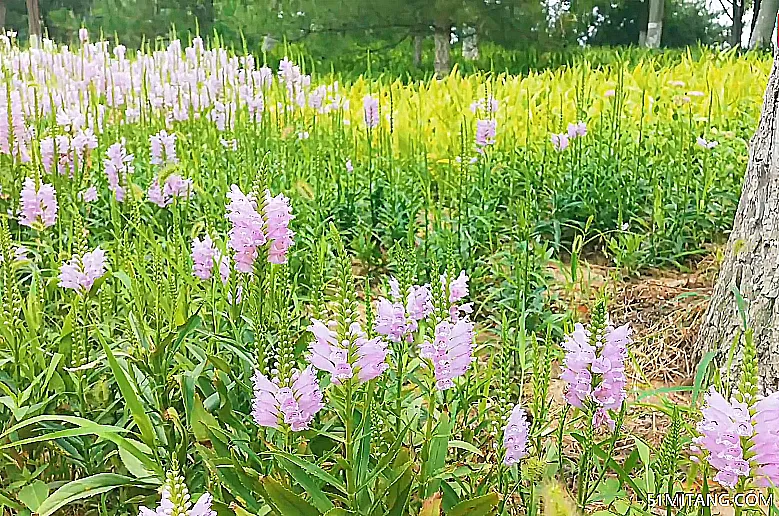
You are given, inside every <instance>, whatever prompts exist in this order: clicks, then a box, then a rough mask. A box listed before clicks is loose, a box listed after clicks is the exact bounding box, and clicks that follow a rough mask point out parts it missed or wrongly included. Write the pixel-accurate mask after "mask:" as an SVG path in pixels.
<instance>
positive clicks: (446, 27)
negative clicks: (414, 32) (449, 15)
mask: <svg viewBox="0 0 779 516" xmlns="http://www.w3.org/2000/svg"><path fill="white" fill-rule="evenodd" d="M433 37H434V38H435V74H436V77H438V78H439V79H440V78H442V77H445V76H447V75H449V72H450V71H451V69H452V65H451V56H450V52H449V46H450V44H451V43H450V39H451V37H452V24H451V22H449V20H448V19H442V20H438V21H437V22H436V24H435V34H434V35H433Z"/></svg>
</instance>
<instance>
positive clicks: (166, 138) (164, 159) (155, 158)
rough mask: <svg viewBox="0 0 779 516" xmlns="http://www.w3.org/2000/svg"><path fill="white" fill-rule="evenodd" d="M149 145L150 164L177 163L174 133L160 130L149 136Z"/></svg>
mask: <svg viewBox="0 0 779 516" xmlns="http://www.w3.org/2000/svg"><path fill="white" fill-rule="evenodd" d="M149 142H150V146H151V164H152V165H164V164H168V163H178V161H179V160H178V158H177V157H176V135H175V134H168V132H167V131H164V130H163V131H160V132H159V133H157V134H154V135H152V136H150V137H149Z"/></svg>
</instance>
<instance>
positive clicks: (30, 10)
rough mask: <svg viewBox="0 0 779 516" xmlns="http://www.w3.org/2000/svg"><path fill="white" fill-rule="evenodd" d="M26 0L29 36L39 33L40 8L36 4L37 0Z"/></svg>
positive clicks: (38, 34)
mask: <svg viewBox="0 0 779 516" xmlns="http://www.w3.org/2000/svg"><path fill="white" fill-rule="evenodd" d="M26 1H27V26H28V27H29V29H30V36H33V35H34V36H39V37H40V35H41V10H40V7H39V6H38V0H26Z"/></svg>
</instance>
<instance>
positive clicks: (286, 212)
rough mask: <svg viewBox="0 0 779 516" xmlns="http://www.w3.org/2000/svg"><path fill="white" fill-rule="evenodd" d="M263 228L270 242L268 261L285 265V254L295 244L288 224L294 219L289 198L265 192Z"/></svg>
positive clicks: (293, 234)
mask: <svg viewBox="0 0 779 516" xmlns="http://www.w3.org/2000/svg"><path fill="white" fill-rule="evenodd" d="M264 211H265V228H266V231H267V234H266V238H267V239H268V240H269V241H270V249H269V250H268V261H269V262H270V263H287V252H288V251H289V248H290V247H292V245H293V244H294V243H295V241H294V240H293V237H294V236H295V233H294V232H293V231H292V230H291V229H289V223H290V221H291V220H292V219H294V218H295V216H294V215H292V207H291V206H290V202H289V198H288V197H285V196H284V195H283V194H279V195H277V196H275V197H273V196H272V195H271V193H270V191H269V190H266V191H265V210H264Z"/></svg>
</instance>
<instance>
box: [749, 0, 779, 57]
mask: <svg viewBox="0 0 779 516" xmlns="http://www.w3.org/2000/svg"><path fill="white" fill-rule="evenodd" d="M755 7H756V9H757V15H756V16H755V18H754V23H752V33H751V35H750V37H749V48H770V47H771V46H772V45H773V35H774V28H775V27H776V15H777V11H779V0H760V1H759V2H758V1H757V0H756V1H755Z"/></svg>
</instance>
